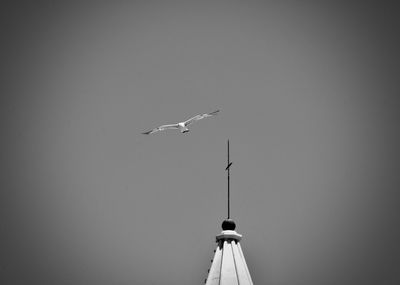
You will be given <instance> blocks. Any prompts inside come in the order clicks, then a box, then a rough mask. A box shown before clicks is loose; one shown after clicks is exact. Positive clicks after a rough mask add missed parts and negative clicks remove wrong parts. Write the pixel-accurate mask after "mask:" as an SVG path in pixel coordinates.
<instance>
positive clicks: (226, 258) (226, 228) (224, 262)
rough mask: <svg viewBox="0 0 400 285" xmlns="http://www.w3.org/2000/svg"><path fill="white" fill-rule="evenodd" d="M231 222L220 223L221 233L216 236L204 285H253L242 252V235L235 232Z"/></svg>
mask: <svg viewBox="0 0 400 285" xmlns="http://www.w3.org/2000/svg"><path fill="white" fill-rule="evenodd" d="M235 227H236V225H235V223H234V222H233V220H230V219H227V220H225V221H224V222H223V223H222V232H221V234H219V235H217V236H216V242H217V244H218V246H217V249H216V250H215V254H214V258H213V261H212V264H211V268H210V270H209V274H208V277H207V279H206V285H253V281H252V280H251V276H250V273H249V269H248V268H247V264H246V260H245V259H244V255H243V251H242V248H241V246H240V240H241V239H242V235H240V234H238V233H237V232H236V231H235Z"/></svg>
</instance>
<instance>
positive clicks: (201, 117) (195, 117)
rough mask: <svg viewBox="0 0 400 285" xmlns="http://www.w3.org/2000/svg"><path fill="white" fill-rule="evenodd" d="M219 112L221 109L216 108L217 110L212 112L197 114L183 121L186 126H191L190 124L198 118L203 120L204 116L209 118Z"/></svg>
mask: <svg viewBox="0 0 400 285" xmlns="http://www.w3.org/2000/svg"><path fill="white" fill-rule="evenodd" d="M218 112H219V110H216V111H214V112H211V113H206V114H203V115H197V116H194V117H193V118H190V119H189V120H187V121H185V122H183V123H184V124H185V126H189V125H190V124H193V123H194V122H196V121H198V120H201V119H204V118H207V117H211V116H215V115H216V114H218Z"/></svg>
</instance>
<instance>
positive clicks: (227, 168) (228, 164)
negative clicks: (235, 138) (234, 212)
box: [225, 140, 232, 219]
mask: <svg viewBox="0 0 400 285" xmlns="http://www.w3.org/2000/svg"><path fill="white" fill-rule="evenodd" d="M231 165H232V162H230V160H229V140H228V163H227V166H226V168H225V170H226V171H228V219H229V218H230V194H231V193H230V167H231Z"/></svg>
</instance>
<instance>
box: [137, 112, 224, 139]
mask: <svg viewBox="0 0 400 285" xmlns="http://www.w3.org/2000/svg"><path fill="white" fill-rule="evenodd" d="M218 112H219V110H216V111H214V112H211V113H206V114H202V115H197V116H194V117H193V118H190V119H189V120H186V121H183V122H180V123H176V124H169V125H162V126H159V127H157V128H155V129H152V130H150V131H147V132H143V133H142V134H144V135H150V134H153V133H155V132H159V131H164V130H169V129H179V130H180V131H181V133H187V132H189V129H188V126H189V125H191V124H193V123H194V122H196V121H198V120H201V119H204V118H207V117H212V116H215V115H216V114H218Z"/></svg>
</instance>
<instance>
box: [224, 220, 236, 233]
mask: <svg viewBox="0 0 400 285" xmlns="http://www.w3.org/2000/svg"><path fill="white" fill-rule="evenodd" d="M235 228H236V224H235V222H234V221H233V220H232V219H226V220H224V221H223V222H222V230H223V231H228V230H229V231H234V230H235Z"/></svg>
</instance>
